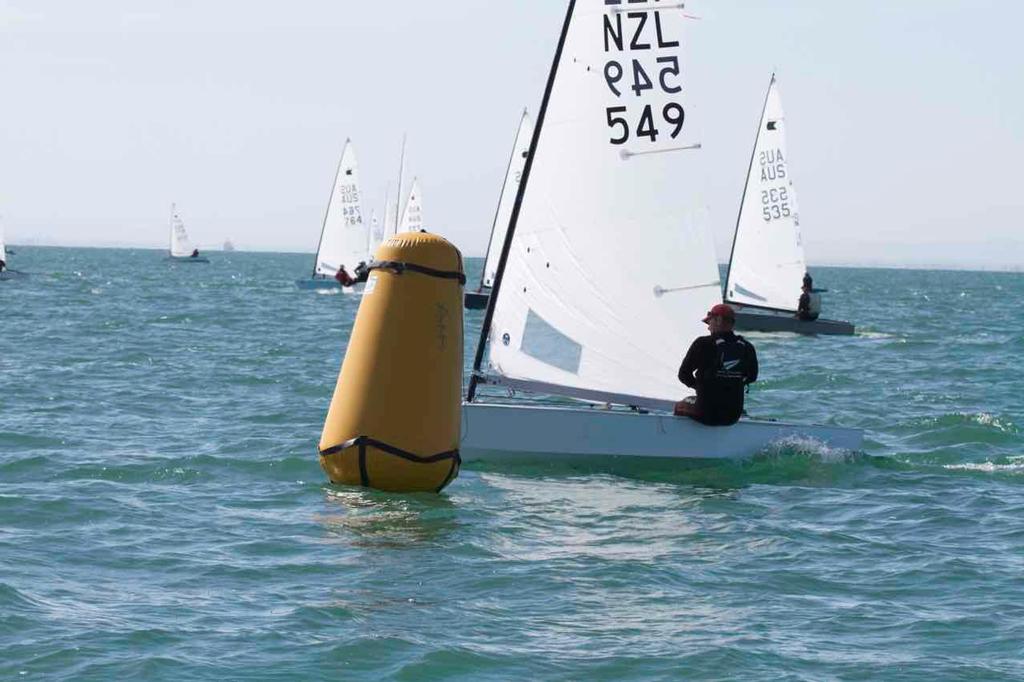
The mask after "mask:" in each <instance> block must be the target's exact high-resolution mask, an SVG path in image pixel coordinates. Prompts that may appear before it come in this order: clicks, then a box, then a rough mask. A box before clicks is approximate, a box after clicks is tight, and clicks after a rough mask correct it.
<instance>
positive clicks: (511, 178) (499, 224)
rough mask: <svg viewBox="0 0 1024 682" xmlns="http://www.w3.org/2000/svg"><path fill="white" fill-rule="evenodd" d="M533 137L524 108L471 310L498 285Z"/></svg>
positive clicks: (484, 304)
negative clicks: (514, 208)
mask: <svg viewBox="0 0 1024 682" xmlns="http://www.w3.org/2000/svg"><path fill="white" fill-rule="evenodd" d="M532 139H533V119H531V118H530V114H529V113H528V112H527V111H526V110H525V109H524V110H523V116H522V118H521V119H520V120H519V129H518V130H517V131H516V140H515V142H514V143H513V145H512V154H511V155H510V156H509V160H508V168H507V169H506V171H505V182H503V183H502V185H501V196H500V197H499V198H498V210H497V212H496V213H495V214H494V223H493V224H492V225H491V239H490V242H489V243H488V244H487V258H486V260H485V261H484V269H483V272H482V273H481V275H480V284H479V286H477V289H476V291H467V292H466V307H467V308H469V309H470V310H481V309H483V308H486V307H487V299H488V297H490V295H491V287H492V286H494V277H495V275H497V272H498V261H499V260H500V259H501V247H502V246H504V245H505V234H506V233H507V232H508V223H509V219H510V218H511V217H512V205H513V204H514V203H515V200H516V193H517V192H518V191H519V182H520V181H521V180H522V177H523V168H525V167H526V158H527V157H528V156H529V155H530V142H531V140H532Z"/></svg>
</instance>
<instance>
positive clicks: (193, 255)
mask: <svg viewBox="0 0 1024 682" xmlns="http://www.w3.org/2000/svg"><path fill="white" fill-rule="evenodd" d="M189 258H199V249H192V255H191V256H189Z"/></svg>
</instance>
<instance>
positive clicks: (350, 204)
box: [295, 140, 373, 289]
mask: <svg viewBox="0 0 1024 682" xmlns="http://www.w3.org/2000/svg"><path fill="white" fill-rule="evenodd" d="M372 256H373V252H372V251H370V230H369V227H368V225H367V224H366V221H365V220H363V211H362V198H361V196H360V193H359V164H358V162H357V161H356V152H355V148H354V147H353V146H352V141H351V140H346V141H345V148H344V149H343V150H342V152H341V160H340V161H339V162H338V170H337V172H336V173H335V176H334V184H333V186H332V189H331V198H330V200H329V201H328V202H327V211H326V213H325V214H324V224H323V228H322V229H321V231H320V243H319V245H318V246H317V250H316V258H315V260H314V261H313V273H312V275H311V276H310V277H309V278H307V279H300V280H296V282H295V285H296V286H298V287H299V288H300V289H339V288H341V285H340V284H339V283H338V281H337V280H336V279H335V278H334V276H335V275H336V274H337V273H338V271H339V269H340V268H341V267H342V266H344V268H345V270H346V271H347V272H348V274H349V275H351V276H353V277H355V269H356V266H358V265H359V263H369V262H370V260H371V259H372Z"/></svg>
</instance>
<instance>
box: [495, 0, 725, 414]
mask: <svg viewBox="0 0 1024 682" xmlns="http://www.w3.org/2000/svg"><path fill="white" fill-rule="evenodd" d="M567 22H568V24H567V26H566V30H565V39H564V43H563V48H562V50H561V51H560V56H559V59H558V61H557V63H556V68H555V71H554V72H553V75H552V81H551V83H550V93H549V96H548V98H547V107H546V110H545V111H543V112H542V114H541V121H540V122H539V123H538V125H540V126H541V127H540V128H539V129H538V131H537V133H536V135H535V137H534V140H533V145H532V149H533V151H532V158H531V159H530V160H529V162H528V166H527V171H526V174H525V176H524V177H525V179H524V182H523V183H522V187H521V188H520V190H519V191H520V207H519V212H518V215H514V216H513V223H512V226H511V227H510V229H511V230H513V234H512V237H511V244H510V246H509V253H508V258H507V261H506V262H505V263H504V265H503V268H502V270H501V273H500V274H499V281H498V282H497V287H498V288H497V292H496V295H492V298H495V300H494V301H492V303H491V305H492V306H493V311H492V314H493V320H492V324H491V326H490V330H489V348H490V356H489V361H490V368H491V371H492V372H494V373H496V374H497V375H498V379H499V380H500V379H502V378H504V379H509V380H511V381H510V382H509V383H513V384H518V385H520V386H524V387H529V385H530V384H533V385H537V386H541V387H543V388H544V389H545V391H544V392H548V393H556V394H561V395H568V396H574V397H583V398H587V397H595V398H597V397H598V396H600V395H604V394H612V395H616V396H631V397H639V398H642V399H648V400H649V401H658V402H661V401H670V400H671V401H675V400H678V399H679V398H681V397H682V396H683V395H685V394H686V389H685V387H684V386H682V385H681V384H680V383H679V381H678V379H677V372H678V368H679V364H680V361H681V359H682V357H683V355H684V354H685V352H686V350H687V348H688V347H689V345H690V343H691V342H692V341H693V339H694V338H696V337H697V336H699V335H701V334H703V333H705V332H704V327H703V325H702V324H701V318H702V317H703V316H704V313H705V312H706V311H707V310H708V308H710V306H711V305H713V304H714V303H716V302H718V301H720V300H721V289H720V281H719V275H718V269H717V265H716V259H715V254H714V245H713V242H712V238H711V234H710V231H709V229H708V227H707V226H706V225H705V224H704V222H703V221H702V220H699V219H698V218H697V217H696V216H697V215H698V214H699V212H700V211H701V210H702V208H701V207H702V206H703V203H704V202H703V201H702V200H701V198H700V197H701V186H702V184H703V183H702V178H703V176H704V175H705V168H706V165H705V161H704V158H703V153H702V152H701V151H700V139H699V136H698V135H697V128H696V126H695V125H694V123H693V114H694V112H693V111H692V109H691V107H690V102H689V99H688V97H687V94H686V93H687V90H686V89H685V88H684V85H685V84H686V81H685V78H686V74H687V73H688V71H687V69H686V68H685V67H684V64H683V54H682V47H681V46H682V45H684V44H686V43H685V42H684V41H685V24H686V22H687V18H686V17H685V15H684V14H683V10H682V5H681V4H675V3H673V4H667V3H666V4H658V3H657V2H653V1H652V2H647V3H635V2H631V3H630V4H628V5H625V4H623V5H622V6H621V7H620V6H618V4H615V5H610V4H609V3H608V2H607V0H576V1H575V2H574V3H573V4H572V5H571V6H570V12H569V15H568V17H567ZM598 399H599V398H598ZM640 402H641V401H637V402H635V403H630V404H640Z"/></svg>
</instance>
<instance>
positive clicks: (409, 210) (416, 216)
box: [399, 178, 423, 232]
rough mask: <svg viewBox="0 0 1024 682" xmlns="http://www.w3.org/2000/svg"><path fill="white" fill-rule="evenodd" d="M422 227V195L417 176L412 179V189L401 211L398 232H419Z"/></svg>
mask: <svg viewBox="0 0 1024 682" xmlns="http://www.w3.org/2000/svg"><path fill="white" fill-rule="evenodd" d="M422 229H423V197H422V195H421V192H420V181H419V178H413V179H412V189H410V190H409V198H408V199H406V201H405V210H404V211H402V226H401V229H400V230H399V232H419V231H420V230H422Z"/></svg>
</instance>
